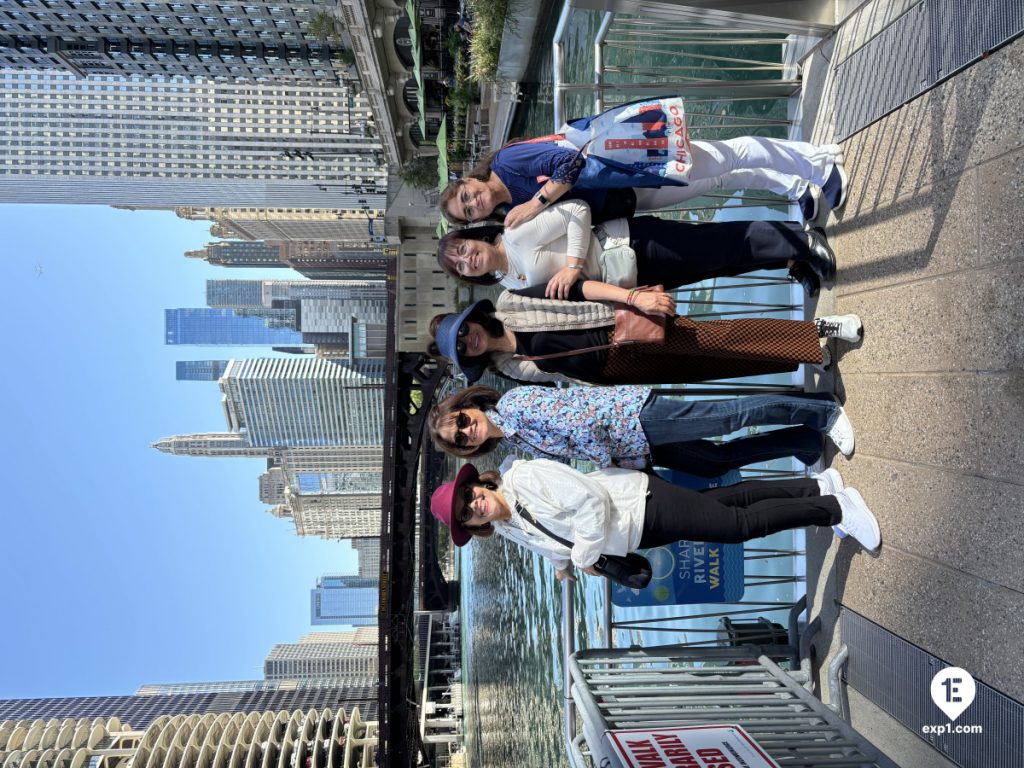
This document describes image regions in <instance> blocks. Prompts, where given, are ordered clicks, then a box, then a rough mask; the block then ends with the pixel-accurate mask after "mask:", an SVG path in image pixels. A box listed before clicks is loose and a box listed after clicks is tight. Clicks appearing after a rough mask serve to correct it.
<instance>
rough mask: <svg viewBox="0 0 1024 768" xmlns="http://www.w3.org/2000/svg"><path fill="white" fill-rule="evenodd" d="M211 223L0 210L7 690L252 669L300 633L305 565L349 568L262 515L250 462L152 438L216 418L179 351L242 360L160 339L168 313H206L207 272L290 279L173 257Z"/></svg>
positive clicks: (8, 694)
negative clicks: (198, 454) (177, 368)
mask: <svg viewBox="0 0 1024 768" xmlns="http://www.w3.org/2000/svg"><path fill="white" fill-rule="evenodd" d="M208 227H209V223H206V222H189V221H184V220H181V219H178V218H177V217H176V216H175V215H174V214H173V213H171V212H154V211H119V210H114V209H112V208H106V207H100V206H86V205H82V206H27V205H26V206H11V205H8V206H0V231H2V232H3V233H4V240H5V242H6V248H5V249H4V250H5V258H4V259H3V261H2V267H0V269H2V271H3V283H4V286H5V288H6V290H5V291H4V304H5V306H4V309H5V311H6V314H7V327H8V330H7V333H5V334H3V337H2V341H0V344H2V345H3V346H2V358H0V359H3V361H4V365H3V375H2V377H0V381H2V386H3V400H4V402H5V404H6V411H7V417H6V419H5V421H6V423H5V426H4V430H3V434H4V440H3V442H2V445H3V447H2V454H0V466H2V467H3V468H4V470H5V475H6V478H7V487H8V489H9V492H8V498H7V499H6V505H5V506H6V509H5V518H6V520H5V525H4V532H3V538H2V541H3V552H4V554H3V557H0V584H2V585H3V587H2V588H3V600H2V603H3V611H4V625H5V631H4V632H3V633H0V698H18V697H35V696H71V695H100V694H113V693H131V692H133V691H134V690H135V689H136V688H137V687H138V686H139V685H141V684H143V683H170V682H183V681H202V680H237V679H257V678H261V677H262V663H263V658H264V656H265V655H266V653H267V652H268V651H269V650H270V647H271V646H272V645H273V644H274V643H278V642H294V641H296V640H297V639H298V638H299V637H300V636H301V635H302V634H304V633H305V632H308V631H310V630H311V627H310V624H309V588H310V587H311V586H312V585H313V582H314V580H315V579H316V577H317V576H319V575H321V574H323V573H327V572H332V571H333V572H339V571H349V570H354V568H355V553H354V552H353V551H352V550H351V548H350V547H349V544H348V543H347V542H342V543H339V542H323V541H320V540H319V539H308V538H299V537H298V536H296V535H295V534H294V528H293V526H292V524H291V521H288V520H277V519H275V518H274V517H272V516H271V515H270V514H268V513H267V512H266V507H265V506H264V505H263V504H262V503H261V502H260V500H259V497H258V485H257V478H258V476H259V474H260V473H261V472H262V471H263V469H264V465H263V462H262V461H259V460H248V459H199V458H190V457H182V456H168V455H165V454H162V453H159V452H157V451H155V450H154V449H152V448H150V443H151V442H153V441H154V440H156V439H158V438H160V437H165V436H168V435H174V434H180V433H186V432H203V431H217V430H222V429H224V428H225V424H224V417H223V413H222V410H221V406H220V390H219V389H218V387H217V385H216V384H215V383H207V382H178V381H175V379H174V361H175V360H189V359H194V360H203V359H219V358H222V357H223V358H225V359H226V358H229V357H246V356H255V355H254V353H253V352H252V351H249V352H247V351H246V350H244V349H240V348H234V349H229V348H203V347H187V346H179V347H169V346H165V345H164V343H163V333H164V328H163V310H164V309H165V308H168V307H200V306H203V305H204V303H205V302H204V290H205V281H206V280H207V279H209V278H232V277H238V278H266V277H270V278H289V279H293V278H295V277H297V275H296V274H295V273H293V272H291V271H280V270H266V271H257V270H227V269H224V268H217V267H211V266H209V265H207V264H206V263H204V262H201V261H197V260H194V259H186V258H185V257H184V255H183V254H184V252H185V250H188V249H194V248H198V247H201V246H202V245H204V244H205V243H207V242H209V241H210V240H211V239H213V238H211V237H210V235H209V232H208ZM37 264H38V265H41V266H42V268H43V272H42V274H41V275H39V274H37V268H36V267H37ZM324 629H330V627H324ZM339 629H340V627H339Z"/></svg>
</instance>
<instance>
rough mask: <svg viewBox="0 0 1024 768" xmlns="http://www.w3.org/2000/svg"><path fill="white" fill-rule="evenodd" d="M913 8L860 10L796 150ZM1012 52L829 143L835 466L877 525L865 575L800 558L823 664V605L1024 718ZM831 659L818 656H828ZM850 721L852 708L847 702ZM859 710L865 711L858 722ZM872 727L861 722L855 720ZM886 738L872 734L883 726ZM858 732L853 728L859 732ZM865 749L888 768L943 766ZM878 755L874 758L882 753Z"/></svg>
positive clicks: (1019, 142) (826, 62)
mask: <svg viewBox="0 0 1024 768" xmlns="http://www.w3.org/2000/svg"><path fill="white" fill-rule="evenodd" d="M909 5H912V3H908V2H903V1H902V0H900V2H892V3H876V4H874V5H873V6H871V5H869V6H868V7H867V8H865V9H864V10H863V11H862V12H861V13H860V14H858V15H856V16H854V17H852V18H850V19H849V20H848V21H847V22H846V23H845V24H844V26H843V28H842V29H841V31H840V33H839V34H838V35H837V37H836V38H835V39H833V40H831V41H829V42H828V43H827V44H826V45H825V46H823V48H822V51H821V52H820V53H816V54H815V55H814V57H813V59H812V62H811V64H810V66H809V67H808V69H807V71H806V72H805V81H806V83H807V86H806V88H805V97H804V98H805V102H806V106H805V113H804V115H805V124H804V125H805V127H804V134H805V136H810V137H812V138H813V139H815V140H819V141H830V140H832V138H833V136H834V133H833V130H834V128H833V126H834V115H835V107H834V104H833V103H832V100H833V99H834V94H835V93H836V91H837V90H838V88H837V83H836V82H835V73H836V69H835V64H834V63H833V62H839V61H841V60H842V58H843V57H844V56H845V55H846V54H847V53H848V52H849V51H850V50H852V48H853V47H854V46H857V45H859V44H861V42H862V41H863V40H864V39H866V38H867V37H869V36H870V34H871V33H872V30H878V29H880V28H882V27H883V26H884V25H885V23H886V21H887V19H892V18H894V17H895V15H897V14H898V13H899V12H901V11H902V9H903V8H905V7H907V6H909ZM1021 72H1024V40H1020V39H1018V40H1017V41H1015V42H1013V43H1011V44H1010V45H1008V46H1006V47H1004V48H1002V49H999V50H997V51H996V52H994V53H992V54H991V55H989V56H988V57H987V58H985V59H983V60H982V61H980V62H978V63H976V64H974V65H973V66H971V67H969V68H968V69H967V70H965V71H963V72H961V73H960V74H959V75H956V76H955V77H953V78H952V79H951V80H949V81H947V82H945V83H943V84H941V85H939V86H937V87H936V88H934V89H932V90H931V91H929V92H927V93H926V94H924V95H923V96H921V97H919V98H917V99H915V100H914V101H912V102H910V103H907V104H905V105H904V106H903V107H901V108H900V109H898V110H897V111H896V112H894V113H892V114H890V115H889V116H888V117H885V118H883V119H882V120H881V121H879V122H877V123H875V124H873V125H871V126H869V127H867V128H866V129H864V130H861V131H860V132H859V133H856V134H854V135H853V136H852V137H851V138H850V139H848V140H847V141H845V142H844V143H843V147H844V151H845V154H846V167H847V169H848V170H849V171H850V172H851V180H852V192H851V196H850V199H849V201H848V203H847V205H846V207H845V210H844V211H843V212H842V213H841V214H840V215H839V217H838V218H836V217H834V216H833V217H832V218H830V220H829V233H830V236H831V239H832V242H833V244H834V246H835V250H836V252H837V255H838V258H839V274H838V279H837V284H836V288H835V290H834V291H832V292H831V294H830V295H823V296H822V299H821V301H820V303H819V308H818V313H819V314H821V313H822V310H829V309H832V308H833V307H834V309H835V311H837V312H842V313H845V312H856V313H858V314H860V315H861V316H862V317H863V318H864V321H865V328H866V334H865V340H864V342H863V345H862V346H861V347H860V348H858V349H855V350H851V351H849V352H847V353H846V354H845V355H844V356H842V358H841V360H840V363H839V370H840V373H839V375H838V379H839V380H838V381H837V385H838V388H839V390H840V391H842V390H845V393H846V397H847V401H846V408H847V412H848V413H849V415H850V418H851V419H852V421H853V424H854V426H855V427H856V430H857V452H856V455H855V456H854V457H853V459H852V460H846V459H844V458H843V457H841V456H840V457H838V458H837V459H836V460H835V462H834V465H835V466H836V467H838V468H839V469H840V471H841V472H842V474H843V476H844V478H845V479H846V481H847V483H848V484H851V485H854V486H856V487H857V488H858V489H860V490H861V491H862V492H863V493H864V496H865V498H866V499H867V500H868V502H869V504H870V505H871V507H872V508H873V509H874V510H875V511H876V513H877V515H878V518H879V520H880V523H881V526H882V535H883V542H884V543H883V548H882V552H881V555H880V556H879V557H877V558H872V557H870V556H868V555H866V554H864V553H863V552H860V551H859V550H858V549H857V547H856V546H855V545H854V544H852V543H839V542H838V541H837V540H834V539H832V538H831V537H828V536H824V535H822V536H820V537H818V538H815V539H813V540H812V541H811V542H810V548H809V553H810V557H809V559H810V561H811V562H809V571H810V573H811V583H809V584H808V594H809V595H810V596H811V597H812V598H813V602H814V606H813V612H814V614H817V615H821V616H822V618H823V620H824V621H825V622H826V629H825V631H824V632H823V633H822V634H821V635H819V636H818V643H817V645H818V655H819V659H820V658H821V657H822V656H824V655H825V653H826V649H828V650H829V652H832V651H834V650H835V646H836V645H837V643H836V642H835V639H836V635H837V634H838V633H837V632H833V626H832V624H833V623H834V621H835V617H836V615H837V611H838V604H842V605H844V606H847V607H849V608H850V609H852V610H855V611H857V612H858V613H860V614H862V615H863V616H865V617H867V618H869V619H871V620H872V621H874V622H876V623H878V624H881V625H882V626H884V627H885V628H887V629H888V630H890V631H891V632H894V633H896V634H898V635H900V636H902V637H903V638H905V639H907V640H909V641H910V642H912V643H914V644H916V645H917V646H919V647H921V648H923V649H925V650H926V651H928V652H930V653H932V654H934V655H935V656H938V657H939V658H941V659H943V660H945V661H947V662H949V663H951V664H954V665H957V666H961V667H964V668H965V669H967V670H968V671H970V672H971V673H972V674H973V675H974V676H975V677H976V678H977V679H979V680H981V681H983V682H985V683H987V684H988V685H990V686H993V687H994V688H996V689H998V690H1000V691H1002V692H1003V693H1005V694H1007V695H1008V696H1011V697H1013V698H1015V699H1017V700H1018V701H1024V674H1022V666H1024V514H1022V511H1024V472H1022V466H1024V302H1022V301H1021V296H1022V289H1021V286H1022V285H1024V127H1022V115H1024V82H1022V79H1021ZM830 640H831V641H832V642H831V648H829V646H830ZM853 699H854V702H853V703H854V722H855V724H857V708H858V706H861V705H862V704H863V702H861V701H860V699H859V697H858V696H857V695H856V693H854V694H853ZM865 706H866V705H865ZM868 716H870V715H868ZM883 720H884V718H883ZM867 723H868V721H865V720H863V719H862V721H861V727H862V728H864V726H865V725H866V724H867ZM889 725H890V724H888V723H884V722H881V721H879V722H878V723H877V728H875V727H874V724H872V730H870V731H867V732H868V733H869V734H874V738H875V740H876V742H877V743H879V746H881V747H882V748H883V749H886V751H888V752H889V753H890V754H891V755H892V756H893V757H894V758H897V762H899V763H900V765H904V766H914V765H922V766H938V765H942V764H943V762H944V761H941V758H939V757H938V755H937V753H934V752H932V753H931V754H930V755H929V754H928V753H927V751H928V749H929V748H928V747H927V746H926V745H924V743H923V742H922V741H920V739H917V738H916V737H913V736H910V734H909V732H906V733H904V734H900V733H899V732H898V731H899V729H898V728H896V729H894V730H893V731H892V732H891V733H889V732H888V731H887V730H886V729H887V728H889ZM883 741H884V742H886V743H884V744H883V743H882V742H883Z"/></svg>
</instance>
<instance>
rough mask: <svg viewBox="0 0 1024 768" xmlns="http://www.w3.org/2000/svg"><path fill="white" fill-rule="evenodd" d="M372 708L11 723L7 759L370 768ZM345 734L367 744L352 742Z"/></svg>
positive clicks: (57, 766) (3, 754)
mask: <svg viewBox="0 0 1024 768" xmlns="http://www.w3.org/2000/svg"><path fill="white" fill-rule="evenodd" d="M244 695H245V694H243V696H244ZM143 698H147V699H149V700H150V701H157V700H160V699H167V698H170V697H168V696H147V697H143ZM370 704H371V703H370V702H367V706H366V707H365V708H364V707H362V706H358V707H353V708H352V709H351V710H350V711H348V712H346V711H345V710H344V709H342V708H340V707H338V705H337V704H330V703H328V704H322V705H320V708H318V709H313V708H310V709H306V708H305V707H302V708H296V709H294V710H284V711H279V710H280V708H278V707H273V708H271V707H268V708H267V709H265V710H254V711H251V712H246V711H237V710H228V711H230V712H234V714H233V715H228V714H215V713H212V712H208V713H206V714H203V715H200V716H197V717H161V718H159V719H151V720H150V722H147V723H146V725H145V726H142V725H138V724H136V721H132V720H128V719H126V718H121V717H112V716H107V717H104V716H98V717H95V718H90V717H73V718H71V719H67V720H65V721H64V722H61V721H59V720H54V721H53V722H47V723H45V726H44V725H42V724H41V723H42V722H43V718H39V720H38V722H33V720H32V719H29V718H25V719H20V720H4V721H0V734H3V735H4V738H3V741H2V743H0V761H3V765H6V766H15V765H17V766H20V768H42V767H43V766H47V767H48V768H77V767H78V766H91V767H93V768H98V766H103V768H129V766H145V765H154V766H155V765H167V766H173V768H199V767H200V766H210V765H216V766H225V765H228V757H229V756H230V757H231V762H232V763H234V764H236V765H241V764H242V762H241V761H244V763H245V764H246V765H250V766H255V765H268V766H269V765H282V766H295V768H300V767H302V766H306V765H310V766H312V765H317V766H324V765H332V766H341V765H353V766H355V765H370V764H371V763H372V761H373V758H374V752H375V750H376V746H377V723H376V722H374V721H369V722H367V717H369V716H374V715H371V711H373V712H375V711H376V707H372V706H370ZM374 717H375V716H374ZM346 720H348V721H349V722H350V726H349V727H350V728H351V731H347V730H346V725H345V723H346ZM346 733H351V735H356V734H358V735H359V736H360V737H362V738H348V739H345V738H343V737H344V736H345V734H346Z"/></svg>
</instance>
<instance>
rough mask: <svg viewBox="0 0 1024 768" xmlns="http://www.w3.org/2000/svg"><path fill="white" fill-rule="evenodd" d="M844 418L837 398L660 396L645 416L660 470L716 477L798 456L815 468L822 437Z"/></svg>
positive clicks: (654, 396)
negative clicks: (743, 431)
mask: <svg viewBox="0 0 1024 768" xmlns="http://www.w3.org/2000/svg"><path fill="white" fill-rule="evenodd" d="M838 417H839V406H838V405H837V404H836V402H835V399H834V398H833V397H832V395H830V394H827V393H820V392H819V393H813V394H806V395H798V396H794V395H752V396H750V397H737V398H733V399H730V400H681V399H679V398H675V397H671V396H667V397H666V396H662V395H658V394H657V393H655V394H652V395H651V398H650V399H649V400H648V401H647V404H646V405H644V407H643V410H642V411H641V412H640V425H641V427H642V428H643V430H644V434H645V435H646V436H647V442H648V444H649V445H650V449H651V459H652V462H653V463H654V464H655V465H656V466H662V467H669V468H671V469H679V470H682V471H684V472H690V473H692V474H695V475H701V476H703V477H715V476H717V475H720V474H723V473H724V472H727V471H729V470H730V469H738V468H739V467H742V466H745V465H747V464H753V463H756V462H759V461H770V460H772V459H778V458H784V457H787V456H795V457H796V458H797V459H799V460H800V461H802V462H803V463H804V464H813V463H814V462H815V461H817V460H818V458H819V457H820V456H821V448H822V439H821V433H822V432H826V431H827V430H828V429H829V428H830V427H831V426H832V425H833V424H834V423H835V421H836V419H837V418H838ZM771 425H791V426H790V428H789V429H779V430H775V431H772V432H766V433H762V434H759V435H754V436H752V437H742V438H737V439H735V440H730V441H729V442H725V443H715V442H712V441H709V440H705V439H703V438H708V437H714V436H716V435H727V434H729V433H731V432H734V431H735V430H737V429H740V428H742V427H753V426H771Z"/></svg>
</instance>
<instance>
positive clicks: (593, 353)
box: [429, 280, 864, 384]
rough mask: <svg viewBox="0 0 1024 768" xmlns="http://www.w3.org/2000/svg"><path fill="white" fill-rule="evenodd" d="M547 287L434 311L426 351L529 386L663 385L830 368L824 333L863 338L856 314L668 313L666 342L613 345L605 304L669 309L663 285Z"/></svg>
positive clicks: (473, 372) (473, 377)
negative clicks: (706, 316) (561, 291)
mask: <svg viewBox="0 0 1024 768" xmlns="http://www.w3.org/2000/svg"><path fill="white" fill-rule="evenodd" d="M543 292H544V286H535V287H534V288H528V289H525V290H521V291H505V292H503V293H502V294H501V296H500V297H499V298H498V302H497V305H495V304H492V303H491V302H490V301H488V300H487V299H483V300H481V301H477V302H474V303H473V304H471V305H470V306H469V307H467V308H466V309H465V310H463V311H462V312H460V313H458V314H455V313H450V314H443V315H436V316H435V317H434V319H433V320H432V321H431V324H430V332H431V335H432V336H433V337H434V342H433V343H432V344H431V345H430V348H429V352H430V353H431V354H433V355H435V356H436V355H441V356H443V357H446V358H448V359H449V360H450V361H451V362H452V363H453V365H454V367H455V369H456V371H459V370H461V371H462V373H463V374H465V376H466V378H467V379H468V380H469V382H470V383H473V382H475V381H477V380H478V379H479V378H480V377H481V376H482V375H483V373H484V371H485V370H487V369H488V368H489V369H491V370H493V371H494V372H495V373H497V374H498V375H501V376H505V377H506V378H510V379H514V380H516V381H521V382H524V383H539V382H577V383H590V384H661V383H684V382H697V381H709V380H715V379H729V378H734V377H740V376H760V375H766V374H771V373H786V372H789V371H795V370H796V368H797V366H798V365H800V364H801V363H806V364H810V365H819V366H827V365H828V364H829V363H830V358H826V355H827V348H826V349H825V350H824V351H823V348H822V347H821V344H820V339H822V338H825V339H839V340H842V341H847V342H856V341H859V340H860V338H861V337H862V336H863V333H864V329H863V325H862V324H861V321H860V318H859V317H857V316H856V315H835V316H831V317H823V318H818V319H816V320H806V321H805V320H775V319H771V318H745V319H741V320H712V321H705V322H696V321H693V320H690V319H689V318H686V317H672V318H670V319H669V322H668V324H667V328H666V330H665V338H664V341H662V342H654V343H629V344H623V343H619V344H616V343H615V338H614V333H615V314H614V311H613V308H612V306H611V305H610V304H608V303H606V302H621V303H623V304H627V305H630V306H634V307H635V308H636V309H638V310H639V311H641V312H643V313H645V314H648V315H672V314H673V313H674V308H675V302H674V300H673V299H672V297H671V296H670V295H669V294H667V293H665V292H664V291H663V290H657V289H655V290H649V291H637V290H636V289H632V290H627V289H625V288H619V287H617V286H612V285H608V284H606V283H598V282H594V281H592V280H587V281H580V282H577V283H575V284H574V285H573V286H572V288H571V289H570V290H569V295H568V299H567V300H562V299H544V298H535V296H536V295H537V294H538V293H539V294H540V295H541V296H543Z"/></svg>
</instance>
